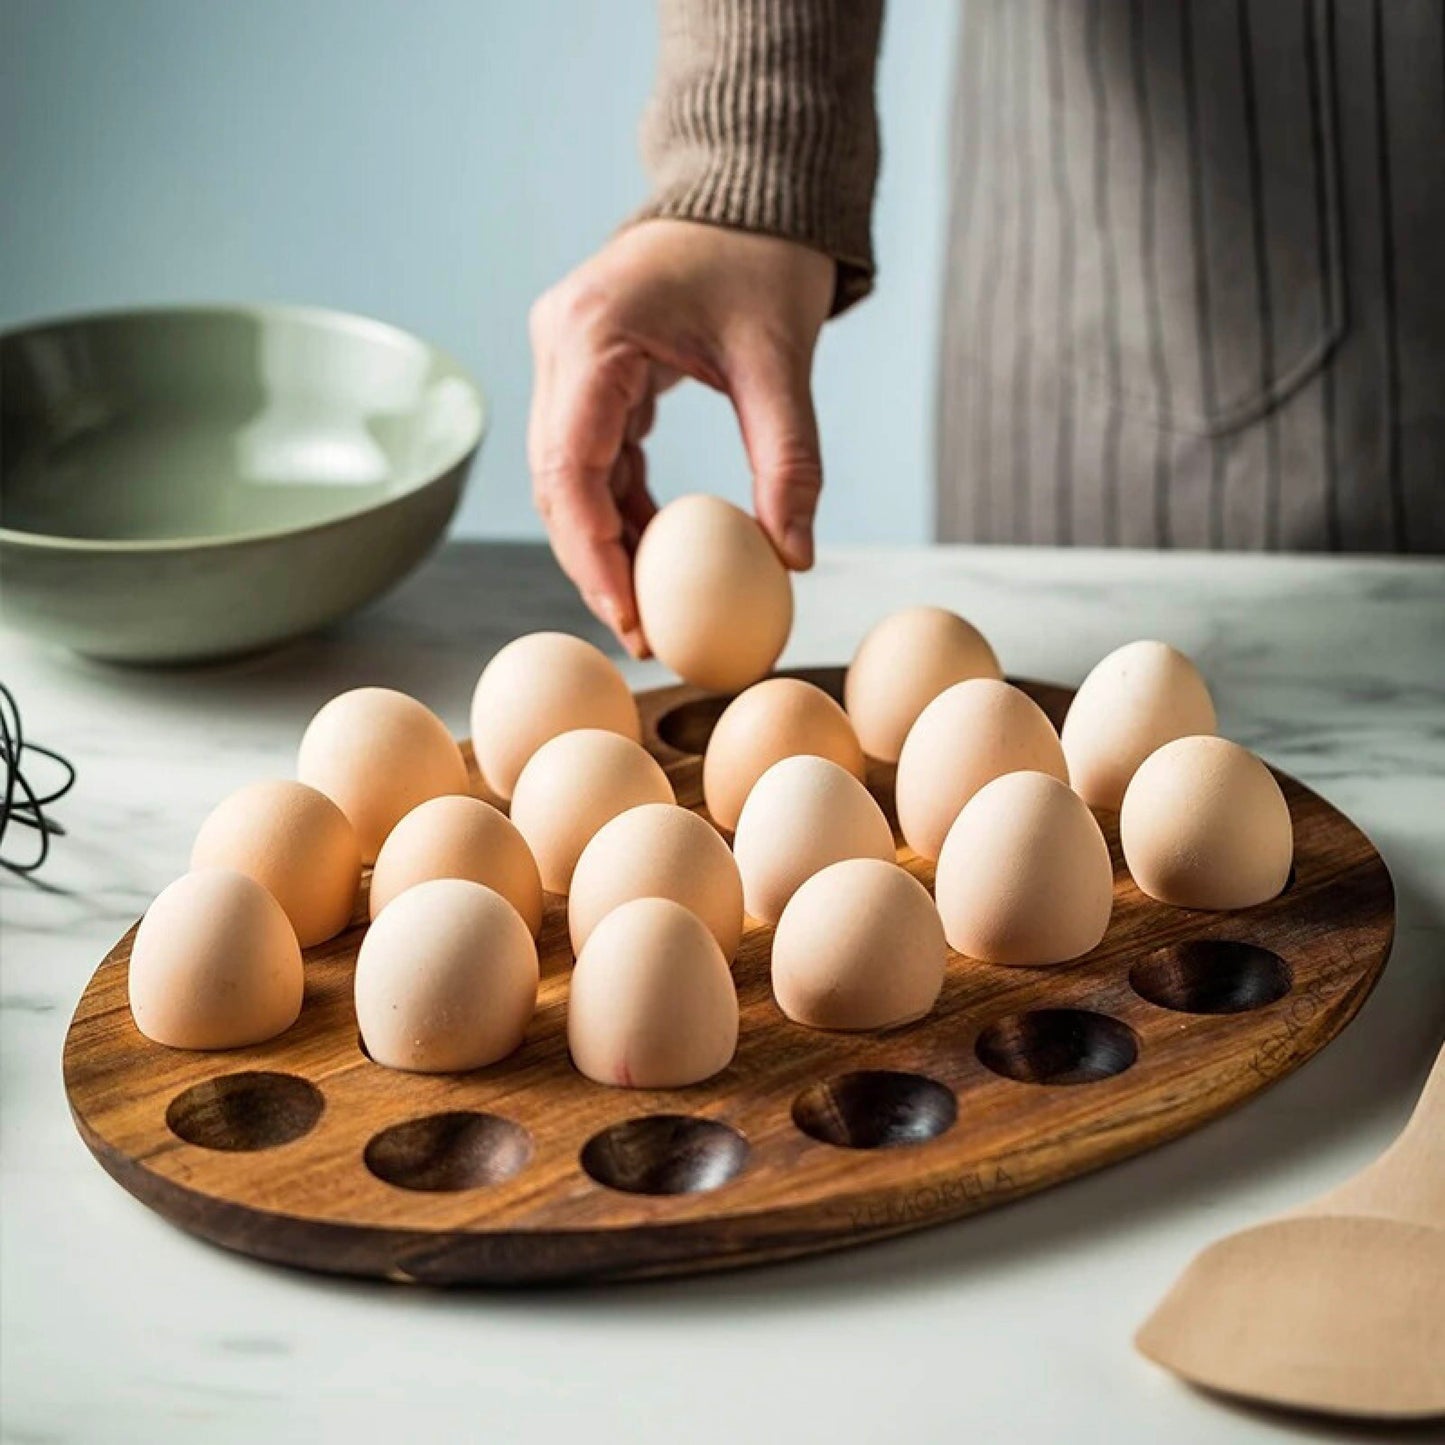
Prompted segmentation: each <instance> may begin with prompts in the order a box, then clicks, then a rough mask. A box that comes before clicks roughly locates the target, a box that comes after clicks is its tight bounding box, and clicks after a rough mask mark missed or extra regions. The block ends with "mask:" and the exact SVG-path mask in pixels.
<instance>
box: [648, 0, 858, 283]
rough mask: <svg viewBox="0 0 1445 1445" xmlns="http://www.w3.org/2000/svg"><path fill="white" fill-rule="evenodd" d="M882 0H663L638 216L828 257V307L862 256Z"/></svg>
mask: <svg viewBox="0 0 1445 1445" xmlns="http://www.w3.org/2000/svg"><path fill="white" fill-rule="evenodd" d="M882 8H883V5H882V0H661V20H662V36H661V51H660V55H659V62H658V82H657V88H656V91H655V93H654V96H653V99H652V102H651V104H650V105H649V106H648V110H647V115H646V118H645V120H644V123H643V154H644V158H645V160H646V162H647V165H648V169H649V172H650V173H651V175H652V177H653V180H654V184H655V190H654V193H653V196H652V198H651V200H650V201H649V202H648V204H647V205H646V207H645V208H644V209H643V211H642V215H643V216H653V217H655V216H666V217H673V218H677V219H683V220H693V221H705V222H709V223H712V224H715V225H723V226H733V227H737V228H739V229H742V230H748V231H759V232H763V233H766V234H769V235H776V236H783V237H786V238H788V239H790V240H794V241H799V242H801V243H803V244H804V245H807V246H811V247H813V248H814V249H816V250H819V251H822V252H824V253H826V254H827V255H829V256H831V257H832V258H833V259H834V260H835V261H836V262H837V264H838V287H837V295H836V299H835V310H841V309H842V308H843V307H845V306H847V305H850V304H851V303H852V302H854V301H856V300H858V299H859V298H860V297H862V296H864V295H866V294H867V292H868V290H869V289H870V287H871V285H872V280H873V272H874V262H873V246H872V236H871V213H872V206H873V189H874V184H875V181H876V179H877V173H878V123H877V114H876V110H875V106H874V95H873V78H874V71H875V68H876V63H877V55H878V36H879V28H880V24H881V19H882Z"/></svg>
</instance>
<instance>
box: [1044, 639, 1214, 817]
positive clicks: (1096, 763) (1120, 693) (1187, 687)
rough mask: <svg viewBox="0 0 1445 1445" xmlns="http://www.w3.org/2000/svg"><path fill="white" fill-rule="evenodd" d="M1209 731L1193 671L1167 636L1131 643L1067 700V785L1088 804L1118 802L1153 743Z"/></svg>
mask: <svg viewBox="0 0 1445 1445" xmlns="http://www.w3.org/2000/svg"><path fill="white" fill-rule="evenodd" d="M1214 729H1215V717H1214V703H1213V701H1212V699H1211V698H1210V696H1209V689H1208V688H1207V687H1206V686H1205V684H1204V679H1203V678H1202V677H1200V675H1199V669H1198V668H1196V667H1195V666H1194V664H1193V663H1192V662H1190V660H1189V659H1188V658H1187V657H1185V655H1184V654H1183V653H1182V652H1177V651H1176V650H1175V649H1174V648H1172V647H1170V646H1169V644H1168V643H1167V642H1131V643H1129V644H1128V645H1127V646H1125V647H1120V648H1118V649H1116V650H1115V651H1113V652H1111V653H1110V654H1109V655H1108V656H1107V657H1105V658H1103V659H1102V660H1101V661H1100V662H1099V663H1098V664H1097V665H1096V666H1095V667H1094V670H1093V671H1092V672H1091V673H1090V674H1089V675H1088V677H1086V678H1085V679H1084V681H1083V683H1082V684H1081V685H1080V687H1079V690H1078V692H1077V693H1076V694H1075V695H1074V700H1073V702H1072V703H1071V704H1070V705H1069V711H1068V713H1067V715H1066V716H1065V717H1064V726H1063V729H1062V731H1061V732H1060V740H1061V741H1062V743H1063V748H1064V757H1065V758H1066V759H1067V760H1068V764H1069V784H1070V786H1071V787H1072V788H1073V790H1074V791H1075V792H1076V793H1077V794H1078V795H1079V796H1080V797H1081V798H1082V799H1083V800H1084V801H1085V802H1086V803H1087V804H1088V805H1089V806H1090V807H1091V808H1117V807H1118V806H1119V804H1120V803H1122V802H1123V801H1124V789H1125V788H1127V787H1128V786H1129V779H1130V778H1132V777H1133V776H1134V771H1135V769H1136V768H1138V766H1139V764H1140V763H1142V762H1143V761H1144V759H1145V758H1147V757H1148V756H1149V754H1150V753H1152V752H1153V751H1154V750H1155V749H1156V748H1161V747H1163V746H1164V744H1165V743H1167V742H1172V741H1173V739H1175V738H1183V737H1193V736H1196V735H1198V734H1201V733H1212V732H1213V731H1214Z"/></svg>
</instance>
